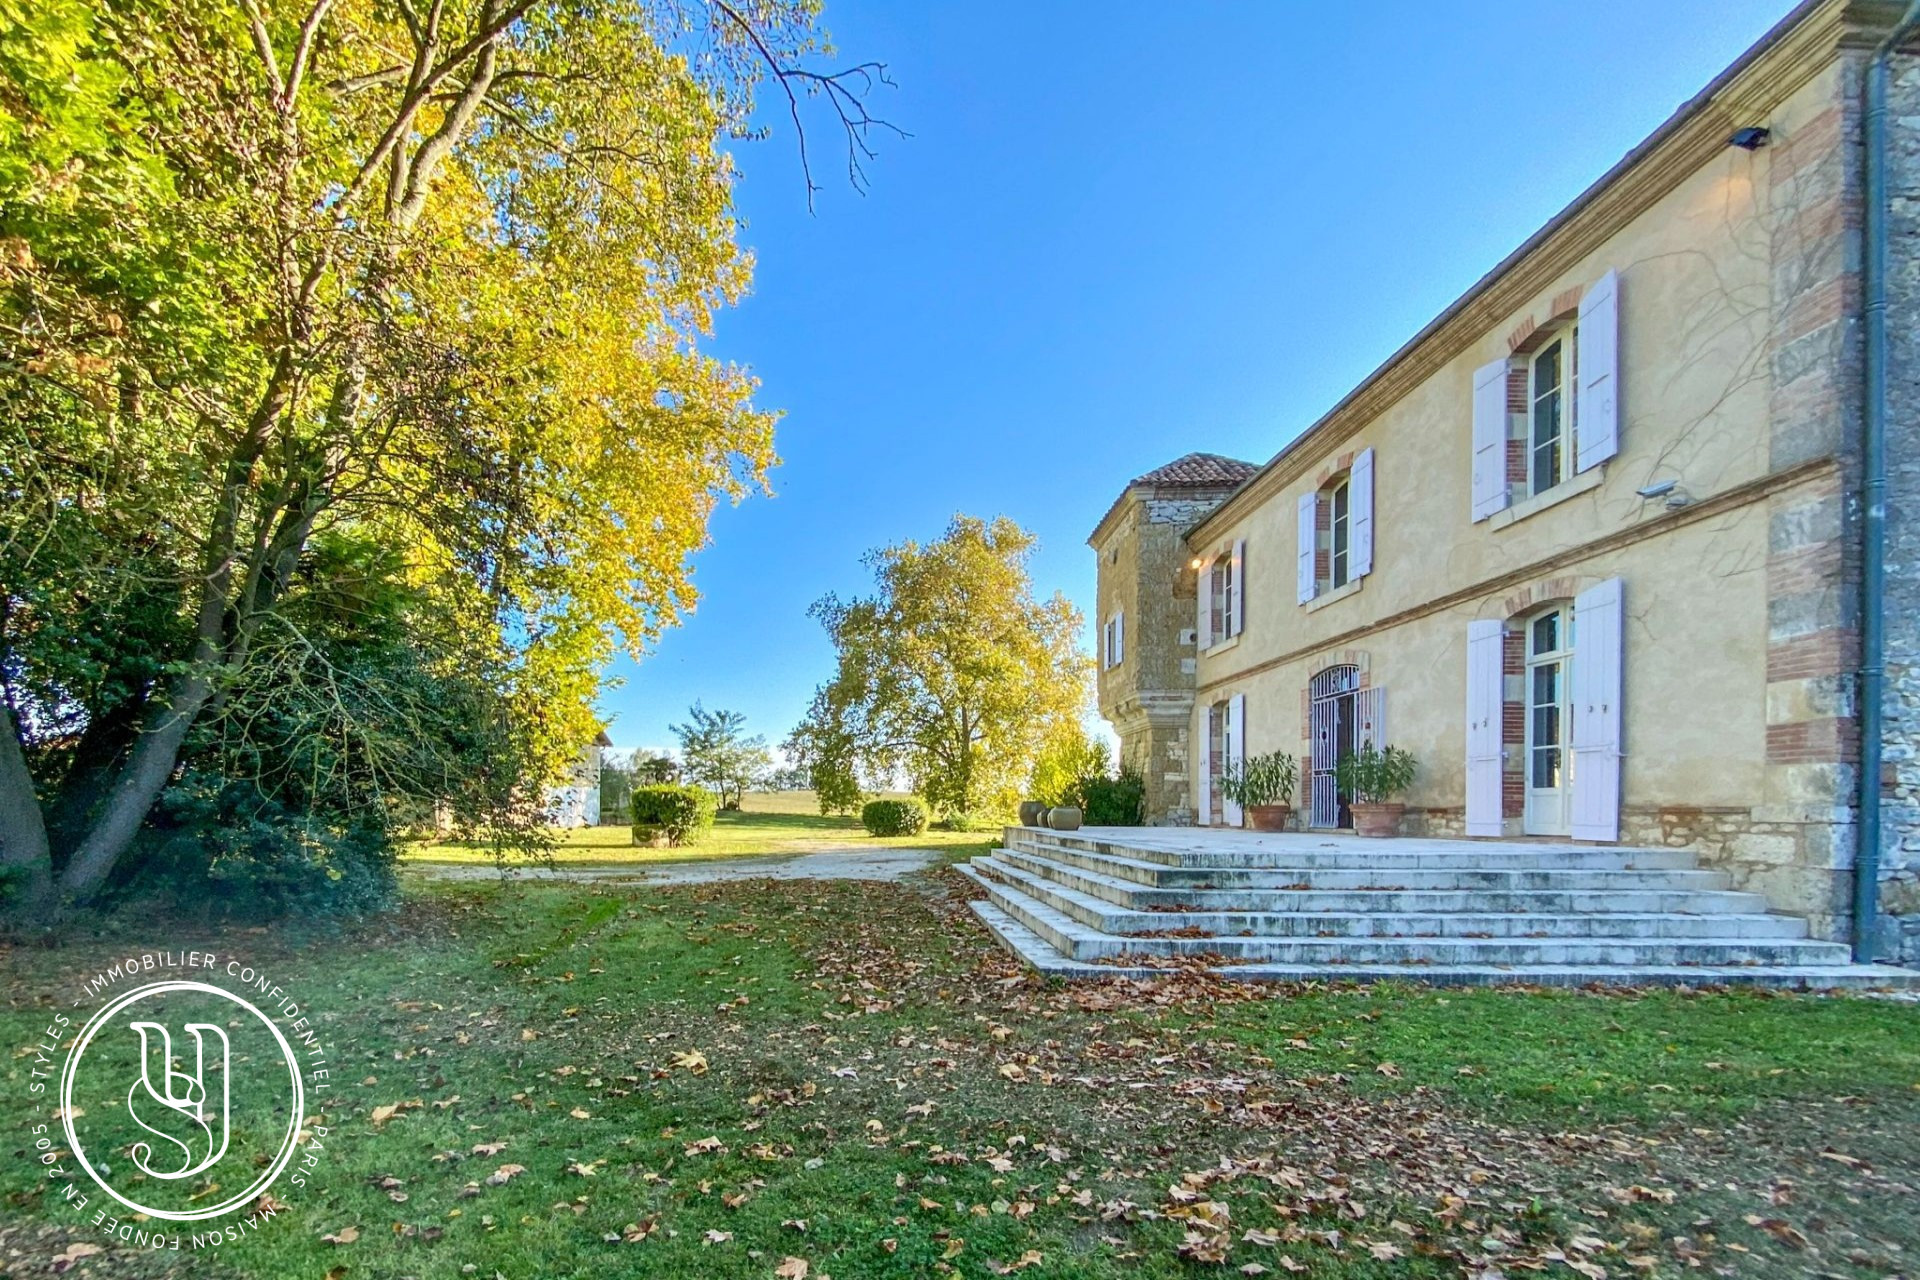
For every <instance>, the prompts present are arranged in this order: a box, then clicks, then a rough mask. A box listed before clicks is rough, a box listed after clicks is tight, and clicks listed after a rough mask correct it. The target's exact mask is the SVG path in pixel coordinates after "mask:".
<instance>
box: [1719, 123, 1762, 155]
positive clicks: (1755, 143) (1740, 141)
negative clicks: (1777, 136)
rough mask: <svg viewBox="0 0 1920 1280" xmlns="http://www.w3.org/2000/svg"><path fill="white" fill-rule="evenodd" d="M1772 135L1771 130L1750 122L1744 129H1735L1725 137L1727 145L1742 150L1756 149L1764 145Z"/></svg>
mask: <svg viewBox="0 0 1920 1280" xmlns="http://www.w3.org/2000/svg"><path fill="white" fill-rule="evenodd" d="M1772 137H1773V130H1771V129H1767V128H1763V127H1761V126H1760V125H1757V124H1750V125H1748V126H1747V127H1746V128H1744V129H1735V130H1734V131H1733V136H1732V137H1730V138H1728V139H1727V145H1728V146H1730V147H1739V148H1740V149H1741V150H1742V151H1758V150H1759V149H1760V148H1762V147H1764V146H1766V145H1767V143H1768V141H1769V140H1771V139H1772Z"/></svg>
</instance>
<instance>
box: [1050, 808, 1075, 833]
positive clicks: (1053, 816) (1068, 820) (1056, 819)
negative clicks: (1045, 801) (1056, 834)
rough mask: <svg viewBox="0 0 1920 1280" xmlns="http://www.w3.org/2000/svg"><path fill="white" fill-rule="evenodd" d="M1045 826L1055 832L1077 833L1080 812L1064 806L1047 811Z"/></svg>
mask: <svg viewBox="0 0 1920 1280" xmlns="http://www.w3.org/2000/svg"><path fill="white" fill-rule="evenodd" d="M1046 824H1047V826H1048V827H1050V828H1052V829H1053V830H1055V831H1078V830H1079V829H1080V811H1079V810H1078V809H1073V808H1069V807H1066V806H1064V805H1063V806H1057V807H1055V808H1052V809H1049V810H1047V818H1046Z"/></svg>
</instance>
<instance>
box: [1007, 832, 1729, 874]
mask: <svg viewBox="0 0 1920 1280" xmlns="http://www.w3.org/2000/svg"><path fill="white" fill-rule="evenodd" d="M1006 845H1007V847H1008V848H1010V849H1016V850H1019V851H1021V852H1026V853H1034V854H1038V855H1041V856H1052V855H1054V854H1056V853H1066V854H1072V853H1082V854H1093V855H1103V856H1108V857H1122V858H1127V859H1129V860H1132V861H1135V862H1138V863H1140V864H1142V865H1146V866H1161V867H1180V868H1202V869H1214V868H1231V869H1240V870H1268V869H1273V870H1283V869H1285V870H1291V869H1298V870H1308V869H1321V868H1324V869H1326V870H1341V869H1352V868H1376V869H1385V868H1392V869H1395V870H1408V871H1417V870H1433V871H1446V870H1457V869H1459V868H1461V867H1471V868H1475V869H1485V870H1493V871H1533V870H1541V871H1545V870H1592V871H1664V870H1689V869H1692V868H1693V867H1694V866H1695V865H1696V862H1695V859H1694V856H1693V854H1692V853H1690V852H1688V851H1687V850H1684V849H1639V848H1627V849H1617V848H1612V847H1606V848H1601V847H1596V846H1591V845H1564V846H1552V845H1549V846H1540V845H1500V844H1485V845H1472V844H1466V843H1465V842H1461V841H1454V842H1449V843H1448V844H1446V845H1445V846H1435V845H1433V844H1431V843H1430V842H1426V841H1418V840H1406V841H1401V840H1358V839H1357V838H1353V837H1347V838H1343V839H1339V840H1334V839H1329V840H1324V841H1322V840H1315V839H1314V838H1312V837H1310V836H1296V837H1292V838H1291V839H1290V840H1289V843H1288V844H1287V846H1286V847H1283V848H1248V849H1244V850H1238V851H1234V850H1222V851H1212V852H1177V853H1176V852H1170V851H1166V850H1157V849H1152V848H1143V847H1137V846H1131V845H1126V844H1121V843H1116V842H1113V841H1105V840H1091V839H1078V838H1075V837H1073V836H1069V835H1066V834H1065V833H1061V832H1046V833H1038V832H1035V831H1033V830H1031V829H1029V828H1020V827H1016V828H1011V829H1010V830H1009V832H1008V839H1007V841H1006Z"/></svg>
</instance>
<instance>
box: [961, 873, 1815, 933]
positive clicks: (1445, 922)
mask: <svg viewBox="0 0 1920 1280" xmlns="http://www.w3.org/2000/svg"><path fill="white" fill-rule="evenodd" d="M968 865H969V866H970V867H972V868H973V869H974V870H975V871H978V872H980V873H981V874H983V875H986V876H988V877H990V878H992V879H995V880H999V881H1001V882H1002V883H1007V884H1011V885H1013V886H1014V887H1015V888H1017V889H1019V890H1020V891H1021V892H1023V893H1025V894H1026V895H1027V896H1028V897H1030V898H1034V899H1036V900H1037V901H1040V902H1043V903H1045V904H1046V905H1047V906H1050V907H1052V908H1053V909H1054V910H1056V911H1059V912H1061V913H1063V914H1065V915H1068V916H1071V917H1072V918H1073V919H1075V920H1078V921H1079V922H1080V923H1082V924H1084V925H1086V926H1088V927H1089V928H1092V929H1097V930H1099V931H1100V932H1102V933H1111V934H1116V935H1121V936H1126V935H1131V934H1139V933H1159V932H1163V931H1165V930H1169V929H1187V928H1196V929H1204V930H1206V931H1207V932H1208V933H1212V934H1216V935H1222V936H1226V935H1238V934H1253V935H1255V936H1258V937H1263V938H1273V937H1287V938H1318V937H1402V938H1463V937H1478V936H1486V937H1501V938H1590V939H1591V938H1630V939H1641V938H1804V937H1805V936H1806V933H1807V923H1806V921H1804V920H1802V919H1799V918H1798V917H1795V916H1783V915H1769V914H1765V913H1755V914H1739V915H1736V914H1730V913H1721V914H1713V915H1700V914H1692V915H1689V914H1684V913H1678V912H1627V911H1611V912H1580V911H1569V912H1554V913H1547V912H1527V911H1519V912H1472V911H1439V912H1393V911H1368V910H1361V911H1353V910H1332V911H1260V910H1252V911H1232V910H1202V911H1143V910H1128V909H1125V908H1124V907H1122V906H1121V905H1119V904H1116V903H1114V902H1112V901H1110V900H1108V899H1106V898H1102V897H1098V896H1095V895H1093V894H1089V893H1086V892H1083V891H1081V890H1079V889H1078V888H1076V887H1074V886H1073V885H1072V883H1071V882H1069V881H1065V880H1062V879H1059V878H1050V877H1048V876H1045V875H1042V874H1035V873H1033V872H1032V871H1030V870H1027V869H1025V868H1023V867H1021V866H1019V865H1018V864H1016V863H1013V862H1011V861H1009V860H1007V859H1004V858H1001V857H988V858H976V859H974V860H973V861H972V862H970V863H969V864H968Z"/></svg>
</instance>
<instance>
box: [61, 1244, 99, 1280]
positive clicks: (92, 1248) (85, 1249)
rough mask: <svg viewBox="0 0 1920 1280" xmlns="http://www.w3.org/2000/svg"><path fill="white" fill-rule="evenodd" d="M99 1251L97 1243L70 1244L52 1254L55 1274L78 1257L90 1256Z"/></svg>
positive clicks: (78, 1258)
mask: <svg viewBox="0 0 1920 1280" xmlns="http://www.w3.org/2000/svg"><path fill="white" fill-rule="evenodd" d="M99 1252H100V1246H99V1245H97V1244H84V1243H82V1244H70V1245H68V1246H67V1247H66V1248H64V1249H62V1250H61V1251H60V1252H59V1253H56V1254H54V1255H53V1269H54V1271H55V1273H56V1274H57V1273H59V1272H62V1271H65V1270H67V1269H68V1268H69V1267H71V1266H72V1265H73V1264H74V1263H76V1262H78V1261H80V1259H82V1258H91V1257H92V1256H93V1255H94V1254H96V1253H99Z"/></svg>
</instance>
